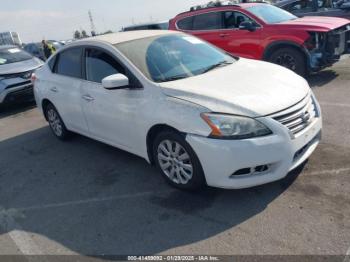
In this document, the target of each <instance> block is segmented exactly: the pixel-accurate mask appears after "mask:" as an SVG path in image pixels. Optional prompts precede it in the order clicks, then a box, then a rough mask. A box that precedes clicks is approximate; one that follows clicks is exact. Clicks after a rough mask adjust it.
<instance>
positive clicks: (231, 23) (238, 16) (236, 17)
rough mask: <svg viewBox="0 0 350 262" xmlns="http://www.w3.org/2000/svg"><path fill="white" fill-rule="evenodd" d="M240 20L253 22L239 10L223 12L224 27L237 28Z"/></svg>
mask: <svg viewBox="0 0 350 262" xmlns="http://www.w3.org/2000/svg"><path fill="white" fill-rule="evenodd" d="M242 22H253V23H254V24H255V25H257V24H256V23H255V21H253V20H252V19H251V18H249V17H248V16H246V15H244V14H242V13H241V12H235V11H228V12H224V26H225V29H238V28H239V26H240V24H241V23H242Z"/></svg>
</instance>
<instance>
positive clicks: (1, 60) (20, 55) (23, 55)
mask: <svg viewBox="0 0 350 262" xmlns="http://www.w3.org/2000/svg"><path fill="white" fill-rule="evenodd" d="M31 58H32V56H31V55H30V54H28V53H27V52H25V51H23V50H21V49H19V48H17V47H13V48H6V49H0V65H5V64H11V63H16V62H21V61H24V60H29V59H31Z"/></svg>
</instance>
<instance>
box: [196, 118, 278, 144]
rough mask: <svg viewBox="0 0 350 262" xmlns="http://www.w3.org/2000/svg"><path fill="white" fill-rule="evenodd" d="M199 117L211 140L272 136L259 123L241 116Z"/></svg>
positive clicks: (269, 131)
mask: <svg viewBox="0 0 350 262" xmlns="http://www.w3.org/2000/svg"><path fill="white" fill-rule="evenodd" d="M201 117H202V118H203V120H204V121H205V122H206V123H207V124H208V125H209V126H210V128H211V129H212V133H211V134H210V136H211V137H213V138H221V139H248V138H253V137H260V136H266V135H270V134H272V132H271V130H270V129H269V128H267V127H266V126H265V125H264V124H262V123H260V122H259V121H257V120H255V119H253V118H249V117H243V116H234V115H224V114H213V113H202V114H201Z"/></svg>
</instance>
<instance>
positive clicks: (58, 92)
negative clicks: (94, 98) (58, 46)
mask: <svg viewBox="0 0 350 262" xmlns="http://www.w3.org/2000/svg"><path fill="white" fill-rule="evenodd" d="M82 55H83V48H81V47H73V48H69V49H67V50H65V51H63V52H61V53H59V54H58V55H57V56H56V59H55V64H54V67H53V74H52V75H51V77H50V80H49V81H48V83H47V87H48V89H47V97H48V99H49V100H50V101H52V103H53V104H54V106H55V107H56V108H57V110H58V112H59V114H60V116H61V117H62V119H63V122H64V123H65V124H66V126H67V128H68V129H70V130H72V131H76V132H79V133H83V134H86V133H87V132H88V129H87V124H86V121H85V118H84V115H83V111H82V108H81V95H80V87H81V84H82V78H83V76H82V58H83V57H82Z"/></svg>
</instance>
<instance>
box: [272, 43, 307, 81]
mask: <svg viewBox="0 0 350 262" xmlns="http://www.w3.org/2000/svg"><path fill="white" fill-rule="evenodd" d="M268 61H269V62H271V63H274V64H277V65H280V66H283V67H286V68H288V69H290V70H292V71H294V72H295V73H297V74H298V75H300V76H306V74H307V70H306V61H305V57H304V55H303V54H302V53H301V52H300V51H298V50H296V49H294V48H289V47H285V48H280V49H277V50H276V51H274V52H273V53H272V54H271V56H270V58H269V59H268Z"/></svg>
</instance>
